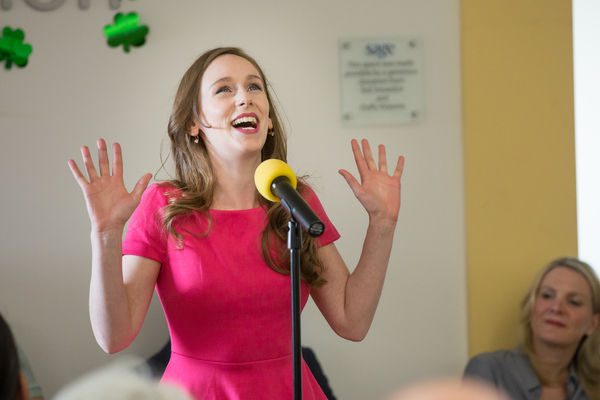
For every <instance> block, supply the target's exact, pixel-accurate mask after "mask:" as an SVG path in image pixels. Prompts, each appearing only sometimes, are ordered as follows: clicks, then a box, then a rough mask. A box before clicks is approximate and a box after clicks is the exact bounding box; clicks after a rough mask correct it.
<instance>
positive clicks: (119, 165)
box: [113, 143, 123, 176]
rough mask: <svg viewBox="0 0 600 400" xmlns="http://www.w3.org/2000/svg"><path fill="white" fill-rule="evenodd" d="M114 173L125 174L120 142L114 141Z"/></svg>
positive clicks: (117, 174) (115, 174)
mask: <svg viewBox="0 0 600 400" xmlns="http://www.w3.org/2000/svg"><path fill="white" fill-rule="evenodd" d="M113 175H114V176H123V154H122V153H121V145H119V143H113Z"/></svg>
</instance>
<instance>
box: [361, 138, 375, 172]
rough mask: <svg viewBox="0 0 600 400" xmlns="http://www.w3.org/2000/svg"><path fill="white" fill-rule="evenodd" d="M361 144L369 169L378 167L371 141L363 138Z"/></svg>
mask: <svg viewBox="0 0 600 400" xmlns="http://www.w3.org/2000/svg"><path fill="white" fill-rule="evenodd" d="M361 144H362V148H363V153H364V155H365V161H366V163H367V166H368V167H369V169H377V164H375V160H374V159H373V153H371V146H370V145H369V141H368V140H367V139H363V140H362V141H361Z"/></svg>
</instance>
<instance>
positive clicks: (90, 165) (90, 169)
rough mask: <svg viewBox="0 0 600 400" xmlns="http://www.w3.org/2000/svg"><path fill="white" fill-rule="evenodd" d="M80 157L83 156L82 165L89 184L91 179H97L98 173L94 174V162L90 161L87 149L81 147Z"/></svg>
mask: <svg viewBox="0 0 600 400" xmlns="http://www.w3.org/2000/svg"><path fill="white" fill-rule="evenodd" d="M81 155H82V156H83V165H84V166H85V172H86V173H87V176H88V180H89V181H90V182H91V181H92V179H94V178H97V177H98V172H96V167H94V161H93V160H92V156H91V154H90V149H88V147H87V146H83V147H82V148H81Z"/></svg>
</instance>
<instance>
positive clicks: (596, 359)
mask: <svg viewBox="0 0 600 400" xmlns="http://www.w3.org/2000/svg"><path fill="white" fill-rule="evenodd" d="M558 267H564V268H569V269H570V270H573V271H575V272H577V273H579V274H580V275H581V276H583V277H584V278H585V280H586V281H587V282H588V284H589V285H590V288H591V291H592V309H593V313H594V314H598V313H600V281H599V280H598V276H597V275H596V273H595V272H594V270H593V268H592V267H591V266H590V265H589V264H587V263H585V262H583V261H581V260H579V259H577V258H573V257H563V258H559V259H556V260H554V261H552V262H551V263H550V264H548V265H546V267H545V268H544V269H542V270H541V271H540V272H539V273H538V274H537V275H536V277H535V278H534V280H533V283H532V285H531V287H530V288H529V291H528V292H527V294H526V295H525V297H524V298H523V301H522V303H521V326H522V328H523V336H524V340H523V347H524V348H525V351H526V353H527V354H528V355H529V357H530V358H531V359H532V360H533V361H534V362H533V363H532V364H533V365H534V367H535V360H536V356H535V352H534V350H533V332H532V330H531V318H532V315H533V309H534V305H535V299H536V297H537V295H538V292H539V290H540V286H541V284H542V281H543V279H544V277H545V276H546V275H547V274H548V272H550V271H552V270H553V269H554V268H558ZM573 365H574V367H575V371H576V372H577V376H578V378H579V381H580V382H581V384H582V386H583V388H584V390H585V392H586V394H587V395H588V396H589V398H590V399H592V400H600V329H598V328H597V329H596V330H595V331H594V333H592V334H591V335H590V336H589V337H588V336H587V335H585V336H584V337H583V338H581V342H580V343H579V347H578V349H577V351H576V352H575V355H574V356H573Z"/></svg>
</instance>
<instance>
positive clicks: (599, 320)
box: [586, 313, 600, 336]
mask: <svg viewBox="0 0 600 400" xmlns="http://www.w3.org/2000/svg"><path fill="white" fill-rule="evenodd" d="M599 324H600V313H598V314H594V315H592V325H590V327H589V329H588V330H587V332H586V334H587V335H588V336H590V335H591V334H592V333H594V331H595V330H596V329H597V328H598V325H599Z"/></svg>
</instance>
